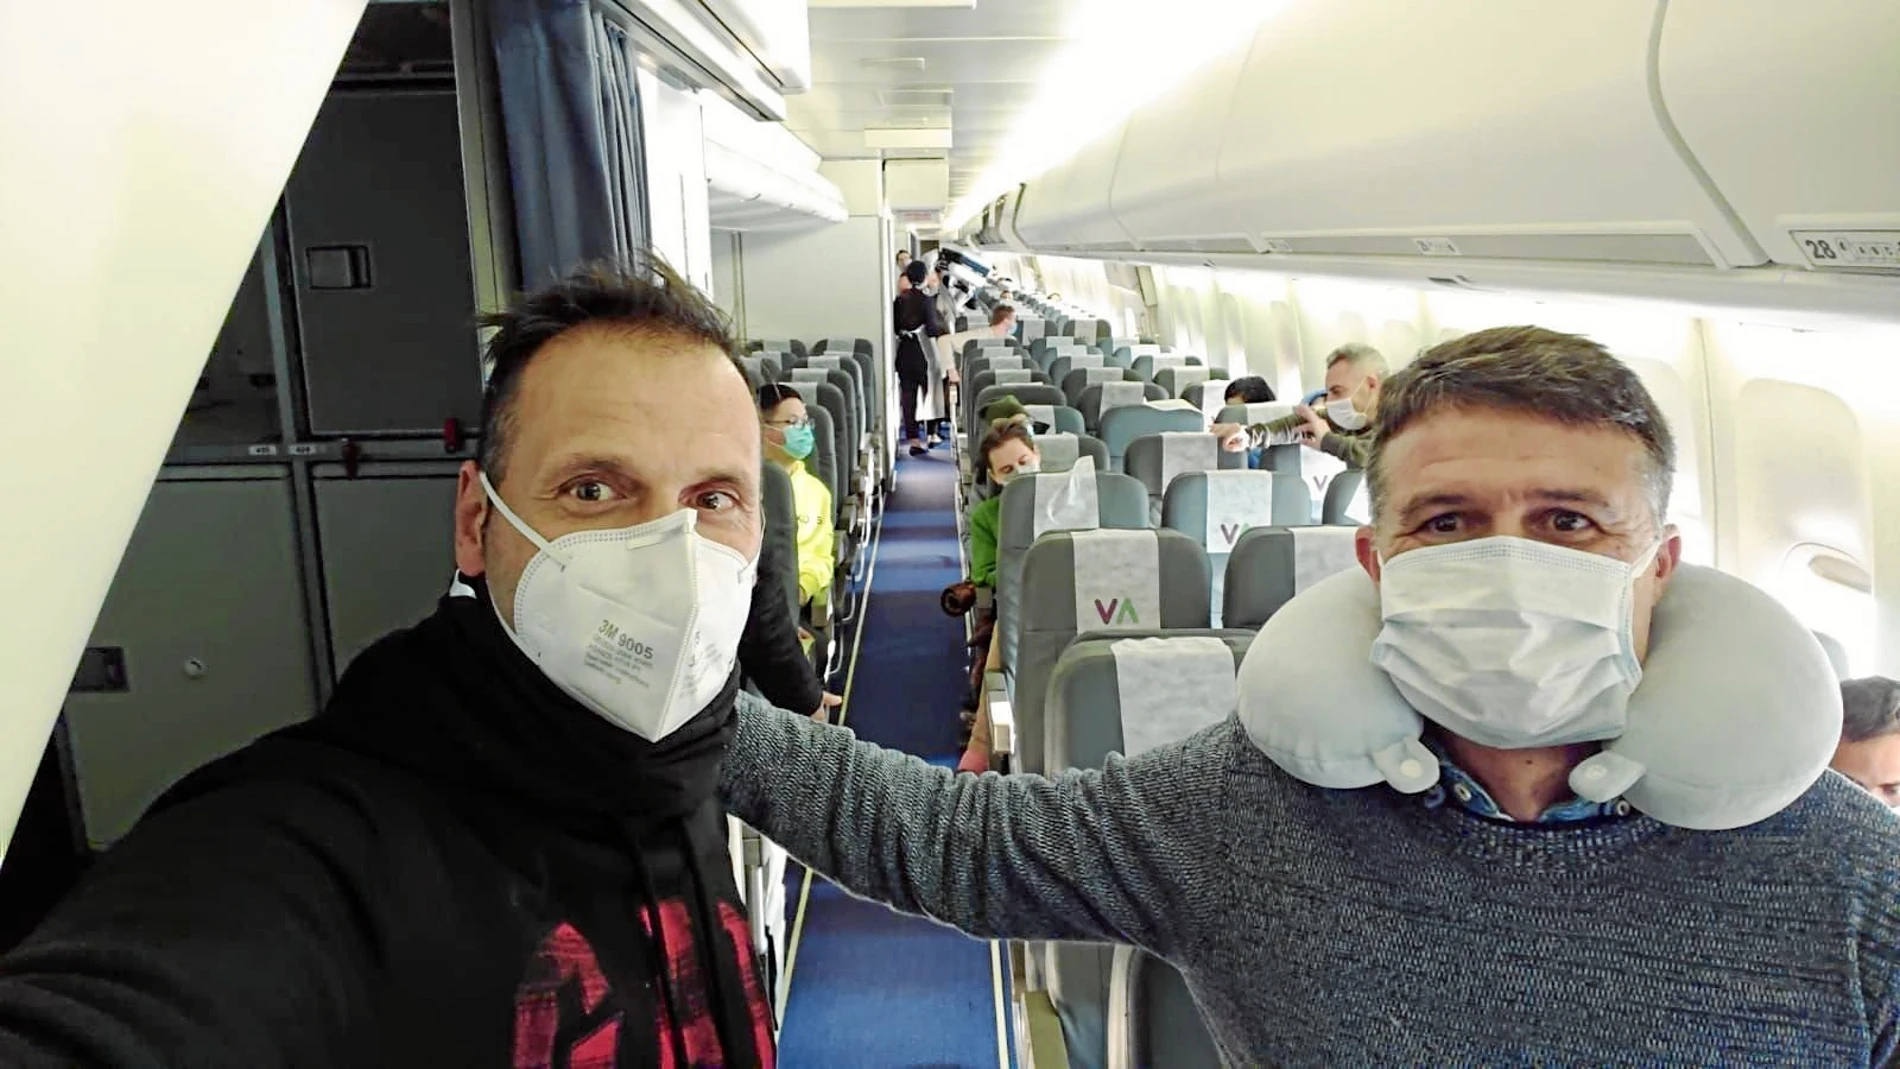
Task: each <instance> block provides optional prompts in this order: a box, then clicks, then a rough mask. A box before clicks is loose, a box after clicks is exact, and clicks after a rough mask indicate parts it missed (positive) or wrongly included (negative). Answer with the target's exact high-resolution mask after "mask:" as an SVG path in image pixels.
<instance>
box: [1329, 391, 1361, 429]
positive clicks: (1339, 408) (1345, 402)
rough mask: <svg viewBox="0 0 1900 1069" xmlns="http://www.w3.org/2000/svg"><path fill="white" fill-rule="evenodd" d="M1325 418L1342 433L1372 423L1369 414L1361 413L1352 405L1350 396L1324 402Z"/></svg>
mask: <svg viewBox="0 0 1900 1069" xmlns="http://www.w3.org/2000/svg"><path fill="white" fill-rule="evenodd" d="M1326 418H1327V419H1329V420H1332V421H1333V425H1334V426H1336V427H1338V428H1339V429H1340V430H1342V431H1356V430H1360V429H1362V428H1364V427H1365V425H1366V424H1367V423H1370V422H1371V421H1372V414H1371V413H1370V412H1364V411H1361V410H1360V409H1359V408H1358V407H1357V406H1356V405H1354V404H1353V403H1352V395H1351V394H1348V395H1347V396H1345V397H1340V398H1337V399H1335V400H1332V401H1328V402H1326Z"/></svg>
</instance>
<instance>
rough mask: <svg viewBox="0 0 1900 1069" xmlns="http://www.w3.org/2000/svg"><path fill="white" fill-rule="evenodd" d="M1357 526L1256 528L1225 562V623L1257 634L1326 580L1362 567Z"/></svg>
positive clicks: (1242, 536) (1223, 616) (1244, 538)
mask: <svg viewBox="0 0 1900 1069" xmlns="http://www.w3.org/2000/svg"><path fill="white" fill-rule="evenodd" d="M1357 531H1358V529H1357V528H1355V527H1282V526H1277V525H1276V526H1272V527H1256V528H1254V529H1253V530H1251V531H1248V532H1246V533H1245V534H1242V535H1241V536H1240V539H1239V540H1238V541H1237V542H1235V543H1234V549H1233V552H1232V553H1231V554H1230V555H1229V556H1228V558H1227V588H1226V590H1225V591H1224V598H1223V602H1222V605H1221V622H1222V624H1223V625H1224V626H1227V627H1244V628H1249V629H1253V630H1258V629H1259V628H1260V627H1261V626H1262V625H1263V624H1265V623H1266V622H1267V620H1268V619H1269V618H1270V617H1272V616H1273V614H1274V613H1276V612H1279V611H1280V607H1281V606H1282V605H1285V604H1286V603H1287V602H1289V601H1292V600H1293V598H1294V596H1295V595H1297V594H1301V593H1303V592H1305V591H1306V590H1307V589H1308V588H1310V587H1312V586H1313V585H1314V584H1315V583H1318V582H1319V581H1320V580H1322V579H1326V578H1328V577H1329V576H1333V575H1336V574H1338V573H1340V572H1344V571H1349V570H1351V569H1353V568H1356V567H1358V566H1359V558H1358V556H1357V554H1356V553H1355V551H1354V548H1353V538H1354V535H1355V534H1356V533H1357Z"/></svg>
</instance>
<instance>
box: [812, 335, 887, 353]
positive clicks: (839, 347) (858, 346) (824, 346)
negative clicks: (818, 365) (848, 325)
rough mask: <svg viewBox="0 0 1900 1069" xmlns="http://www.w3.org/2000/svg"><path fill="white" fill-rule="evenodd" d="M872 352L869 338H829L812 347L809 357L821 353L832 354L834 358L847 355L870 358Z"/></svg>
mask: <svg viewBox="0 0 1900 1069" xmlns="http://www.w3.org/2000/svg"><path fill="white" fill-rule="evenodd" d="M871 352H872V350H871V340H870V339H869V338H844V337H829V338H825V339H823V340H822V341H820V342H819V343H818V344H817V345H814V346H812V350H811V352H810V353H809V354H807V355H810V356H817V355H819V354H820V353H830V354H832V355H833V356H843V355H845V354H847V353H863V354H864V355H866V356H870V355H871Z"/></svg>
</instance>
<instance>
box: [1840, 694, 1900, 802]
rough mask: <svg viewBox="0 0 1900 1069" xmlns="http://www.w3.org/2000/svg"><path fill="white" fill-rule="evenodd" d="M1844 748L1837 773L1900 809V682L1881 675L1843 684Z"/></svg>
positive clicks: (1842, 728) (1841, 748) (1841, 750)
mask: <svg viewBox="0 0 1900 1069" xmlns="http://www.w3.org/2000/svg"><path fill="white" fill-rule="evenodd" d="M1841 707H1842V712H1843V713H1844V714H1845V715H1844V716H1843V719H1842V723H1841V745H1840V747H1839V748H1838V749H1836V750H1835V751H1834V761H1833V764H1834V771H1836V772H1839V773H1840V774H1841V775H1843V776H1846V777H1847V778H1848V779H1851V780H1853V781H1854V782H1855V783H1857V784H1859V785H1860V787H1861V788H1862V789H1863V790H1865V791H1866V792H1867V793H1868V794H1871V795H1873V796H1874V797H1875V798H1878V799H1880V802H1881V804H1882V805H1885V806H1887V807H1888V808H1889V809H1900V683H1897V682H1895V681H1893V680H1891V679H1887V678H1884V677H1882V676H1868V677H1867V678H1865V679H1850V680H1847V681H1846V682H1844V683H1842V684H1841Z"/></svg>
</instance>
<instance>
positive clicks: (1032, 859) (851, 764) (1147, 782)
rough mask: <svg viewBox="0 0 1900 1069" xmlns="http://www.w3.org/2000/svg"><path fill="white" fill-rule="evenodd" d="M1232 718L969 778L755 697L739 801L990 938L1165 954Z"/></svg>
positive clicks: (838, 869) (798, 841)
mask: <svg viewBox="0 0 1900 1069" xmlns="http://www.w3.org/2000/svg"><path fill="white" fill-rule="evenodd" d="M1229 730H1230V729H1229V727H1227V726H1225V725H1223V726H1220V727H1216V728H1213V729H1210V730H1209V731H1207V732H1203V733H1202V734H1200V735H1198V736H1195V737H1194V738H1192V739H1189V740H1187V741H1186V742H1183V743H1179V744H1176V745H1174V746H1170V747H1165V748H1162V749H1159V750H1153V751H1150V752H1148V753H1145V754H1142V755H1141V756H1139V757H1137V758H1135V759H1133V760H1124V759H1122V758H1120V757H1112V758H1110V759H1109V761H1108V764H1107V766H1106V767H1104V768H1102V769H1099V770H1095V769H1091V770H1086V771H1071V772H1066V773H1064V774H1062V775H1061V776H1058V777H1056V778H1054V779H1046V778H1044V777H1041V776H1029V775H1017V776H997V775H983V776H972V775H968V774H965V775H958V774H956V773H954V772H952V771H950V770H949V769H944V768H937V767H934V766H932V765H929V764H926V763H924V761H923V760H921V759H919V758H917V757H912V756H909V755H906V754H902V753H897V752H894V751H891V750H885V749H882V748H880V747H877V746H873V745H871V744H870V743H866V742H860V741H858V740H857V739H856V738H855V737H854V736H853V735H852V734H851V732H849V731H847V730H845V729H843V728H835V727H828V726H825V725H819V724H815V723H813V722H811V721H809V720H804V719H802V718H800V717H796V716H792V715H789V714H787V713H785V712H783V711H781V710H777V709H768V708H764V707H762V706H760V705H758V704H756V703H754V702H751V701H749V700H748V701H743V702H742V704H741V706H740V719H739V736H738V739H737V741H736V742H735V744H734V746H733V748H732V750H731V752H730V753H729V754H728V756H727V759H726V766H725V770H724V775H723V784H722V788H723V791H724V793H725V797H726V804H727V807H728V808H729V809H730V810H731V811H732V812H733V814H734V815H736V816H737V817H739V819H741V820H743V821H745V822H746V823H747V824H750V825H752V826H753V827H755V828H758V829H759V830H760V831H761V832H763V833H764V834H765V835H766V836H767V837H768V838H770V839H772V840H773V841H774V842H777V843H779V844H781V845H782V846H784V847H785V848H786V849H787V850H789V851H791V853H792V854H793V855H794V856H796V857H798V858H800V859H801V860H803V861H805V862H807V863H808V864H810V865H811V866H812V867H813V868H815V869H817V870H818V871H820V872H822V873H824V874H826V875H827V876H830V877H831V878H832V879H834V880H836V881H837V882H838V883H840V884H841V885H843V886H844V887H845V888H846V889H847V890H849V891H852V892H854V893H856V894H859V895H863V896H865V897H867V898H871V899H875V900H877V901H880V902H883V903H886V904H888V905H890V906H893V907H895V908H896V909H899V910H902V911H904V912H906V913H915V914H921V915H923V916H926V917H930V918H932V919H934V920H938V921H942V922H944V923H946V924H950V925H953V926H955V927H957V928H960V929H962V930H963V931H965V932H968V933H970V934H972V935H976V936H980V937H984V938H1013V939H1078V940H1103V941H1114V942H1125V943H1132V944H1134V945H1137V946H1140V947H1143V948H1146V949H1148V950H1149V951H1151V952H1153V953H1156V954H1159V955H1161V956H1163V957H1166V956H1169V955H1170V954H1171V953H1172V952H1173V951H1174V950H1175V948H1176V947H1178V946H1179V945H1180V932H1181V931H1183V930H1184V929H1185V927H1186V926H1187V925H1188V924H1190V923H1191V918H1192V917H1193V915H1194V909H1195V908H1196V903H1195V902H1193V901H1192V900H1191V892H1192V890H1193V888H1194V887H1195V886H1196V884H1197V883H1198V881H1197V880H1196V878H1195V873H1196V872H1197V871H1198V870H1200V869H1202V868H1203V867H1204V866H1206V865H1207V864H1209V863H1210V862H1211V861H1212V860H1213V859H1214V858H1215V857H1216V856H1217V852H1216V851H1213V850H1212V849H1211V848H1210V847H1211V844H1210V843H1209V842H1208V839H1207V836H1208V834H1210V829H1211V827H1213V826H1214V825H1215V824H1216V821H1215V820H1214V819H1213V813H1214V812H1215V811H1216V810H1217V809H1218V807H1219V805H1220V794H1221V791H1220V781H1221V776H1222V772H1223V769H1224V767H1225V762H1226V754H1227V747H1226V746H1225V745H1223V743H1224V740H1225V739H1226V738H1227V737H1228V736H1227V735H1226V734H1225V733H1226V732H1227V731H1229Z"/></svg>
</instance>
